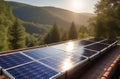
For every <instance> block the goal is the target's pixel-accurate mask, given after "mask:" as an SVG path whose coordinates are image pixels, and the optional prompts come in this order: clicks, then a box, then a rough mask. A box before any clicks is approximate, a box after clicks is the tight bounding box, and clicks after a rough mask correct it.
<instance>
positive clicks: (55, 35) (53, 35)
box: [44, 23, 60, 44]
mask: <svg viewBox="0 0 120 79" xmlns="http://www.w3.org/2000/svg"><path fill="white" fill-rule="evenodd" d="M44 41H45V43H47V44H49V43H55V42H59V41H60V34H59V30H58V27H57V24H56V23H54V25H53V27H52V29H51V30H50V32H49V33H48V34H47V35H46V37H45V39H44Z"/></svg>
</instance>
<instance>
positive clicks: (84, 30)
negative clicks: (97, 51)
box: [78, 25, 89, 38]
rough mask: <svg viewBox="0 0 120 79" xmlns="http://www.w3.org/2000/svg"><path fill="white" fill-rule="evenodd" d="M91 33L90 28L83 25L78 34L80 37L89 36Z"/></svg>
mask: <svg viewBox="0 0 120 79" xmlns="http://www.w3.org/2000/svg"><path fill="white" fill-rule="evenodd" d="M88 35H89V33H88V29H87V28H86V27H85V26H83V25H81V26H80V28H79V34H78V37H79V38H85V37H88Z"/></svg>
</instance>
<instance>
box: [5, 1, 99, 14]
mask: <svg viewBox="0 0 120 79" xmlns="http://www.w3.org/2000/svg"><path fill="white" fill-rule="evenodd" d="M6 1H15V2H22V3H27V4H30V5H34V6H40V7H41V6H53V7H58V8H63V9H67V10H70V11H73V12H77V13H84V12H87V13H94V7H95V4H96V3H97V1H98V0H6Z"/></svg>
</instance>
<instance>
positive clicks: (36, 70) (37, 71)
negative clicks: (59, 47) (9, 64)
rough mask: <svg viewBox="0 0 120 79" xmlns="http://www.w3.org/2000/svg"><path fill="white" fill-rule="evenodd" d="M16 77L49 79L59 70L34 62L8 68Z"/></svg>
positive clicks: (19, 78)
mask: <svg viewBox="0 0 120 79" xmlns="http://www.w3.org/2000/svg"><path fill="white" fill-rule="evenodd" d="M7 71H8V72H9V73H10V74H11V75H12V76H13V77H14V78H15V79H49V78H51V77H52V76H54V75H56V74H58V72H56V71H54V70H52V69H50V68H48V67H46V66H44V65H42V64H40V63H37V62H32V63H29V64H25V65H22V66H19V67H16V68H12V69H9V70H7Z"/></svg>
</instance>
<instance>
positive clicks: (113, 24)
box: [92, 0, 120, 39]
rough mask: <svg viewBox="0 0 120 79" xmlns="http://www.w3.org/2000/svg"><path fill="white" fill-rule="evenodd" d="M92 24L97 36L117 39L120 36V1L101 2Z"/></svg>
mask: <svg viewBox="0 0 120 79" xmlns="http://www.w3.org/2000/svg"><path fill="white" fill-rule="evenodd" d="M96 14H97V16H96V17H95V18H94V20H93V22H92V24H93V26H94V32H95V36H97V37H105V38H111V39H116V38H117V36H119V35H120V24H119V23H120V0H100V1H99V2H98V3H97V5H96Z"/></svg>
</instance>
